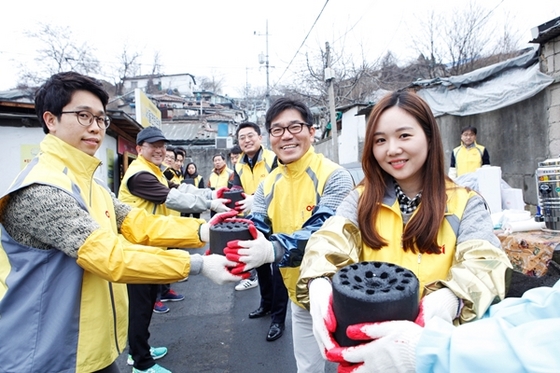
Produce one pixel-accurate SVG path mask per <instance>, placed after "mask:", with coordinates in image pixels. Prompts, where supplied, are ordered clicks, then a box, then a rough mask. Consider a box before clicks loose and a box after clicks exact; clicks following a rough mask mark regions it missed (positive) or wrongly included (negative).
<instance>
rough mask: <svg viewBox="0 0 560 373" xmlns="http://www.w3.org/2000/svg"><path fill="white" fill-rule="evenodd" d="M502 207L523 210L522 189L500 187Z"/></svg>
mask: <svg viewBox="0 0 560 373" xmlns="http://www.w3.org/2000/svg"><path fill="white" fill-rule="evenodd" d="M502 208H503V209H504V210H524V209H525V202H524V201H523V190H521V189H518V188H505V189H502Z"/></svg>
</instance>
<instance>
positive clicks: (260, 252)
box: [224, 210, 274, 274]
mask: <svg viewBox="0 0 560 373" xmlns="http://www.w3.org/2000/svg"><path fill="white" fill-rule="evenodd" d="M234 211H235V210H234ZM249 230H250V231H251V234H252V235H253V237H255V236H256V238H255V239H254V240H250V241H230V242H228V244H227V247H226V248H225V249H224V254H226V258H228V259H229V260H233V261H235V262H239V263H240V264H241V265H238V266H237V267H235V268H234V269H233V270H232V271H231V273H233V274H239V273H241V272H247V271H250V270H251V269H253V268H257V267H260V266H262V265H263V264H265V263H273V262H274V246H273V245H272V242H270V241H269V240H267V239H266V238H265V237H264V234H262V232H260V231H257V229H256V228H255V227H254V226H253V225H249ZM243 263H245V265H243Z"/></svg>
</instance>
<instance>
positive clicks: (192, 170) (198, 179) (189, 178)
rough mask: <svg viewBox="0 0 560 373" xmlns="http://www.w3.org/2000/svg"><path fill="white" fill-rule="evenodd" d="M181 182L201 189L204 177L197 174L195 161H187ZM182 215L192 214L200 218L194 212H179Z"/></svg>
mask: <svg viewBox="0 0 560 373" xmlns="http://www.w3.org/2000/svg"><path fill="white" fill-rule="evenodd" d="M183 183H186V184H192V185H194V186H195V187H197V188H199V189H203V188H204V187H205V186H204V178H203V177H202V176H200V175H199V174H198V168H197V167H196V163H194V162H189V163H188V164H187V166H186V167H185V177H184V179H183ZM181 215H182V216H192V217H193V218H200V213H198V214H195V213H192V214H184V213H183V214H181Z"/></svg>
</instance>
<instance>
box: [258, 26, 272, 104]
mask: <svg viewBox="0 0 560 373" xmlns="http://www.w3.org/2000/svg"><path fill="white" fill-rule="evenodd" d="M255 35H258V36H262V34H257V32H256V31H255ZM264 35H265V40H266V54H265V55H264V56H263V55H262V53H261V54H260V55H259V63H260V64H261V65H262V64H263V63H264V66H265V69H266V94H265V101H266V110H267V111H268V108H269V107H270V80H269V75H268V68H269V63H268V19H267V20H266V31H265V34H264ZM263 57H264V58H263Z"/></svg>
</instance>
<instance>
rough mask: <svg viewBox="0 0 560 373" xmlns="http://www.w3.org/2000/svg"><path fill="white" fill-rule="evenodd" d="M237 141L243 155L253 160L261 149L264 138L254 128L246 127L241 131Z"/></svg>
mask: <svg viewBox="0 0 560 373" xmlns="http://www.w3.org/2000/svg"><path fill="white" fill-rule="evenodd" d="M237 141H238V142H239V147H240V148H241V150H243V153H245V154H247V155H248V156H249V157H250V158H252V157H254V156H255V154H257V152H258V151H259V149H260V148H261V143H262V136H261V135H259V134H257V132H256V131H255V129H254V128H253V127H244V128H241V129H240V130H239V133H238V134H237Z"/></svg>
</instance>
